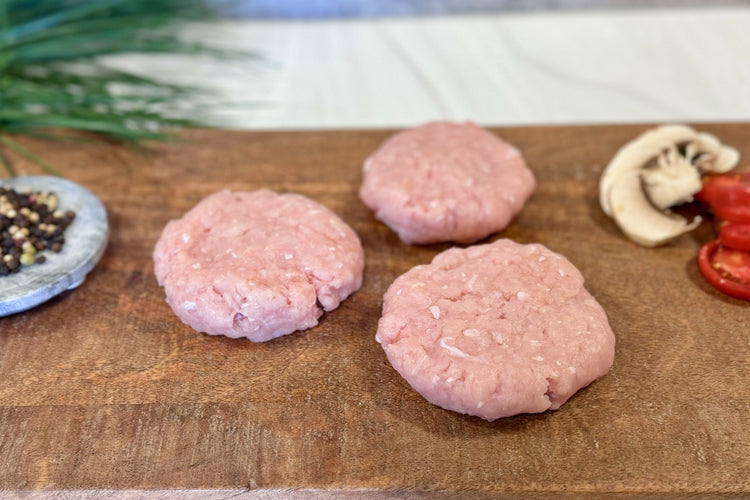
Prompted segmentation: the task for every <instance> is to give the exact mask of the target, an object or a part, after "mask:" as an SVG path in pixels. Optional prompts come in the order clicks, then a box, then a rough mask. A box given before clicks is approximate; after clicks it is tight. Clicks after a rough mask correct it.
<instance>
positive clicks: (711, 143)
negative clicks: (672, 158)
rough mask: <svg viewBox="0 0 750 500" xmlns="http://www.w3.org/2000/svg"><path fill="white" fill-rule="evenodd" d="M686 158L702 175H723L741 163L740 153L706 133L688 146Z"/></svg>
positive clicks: (701, 134) (699, 135)
mask: <svg viewBox="0 0 750 500" xmlns="http://www.w3.org/2000/svg"><path fill="white" fill-rule="evenodd" d="M685 156H686V157H687V158H688V159H689V160H690V162H691V163H692V164H693V165H695V166H696V167H698V168H699V169H700V170H701V172H702V173H706V172H712V173H715V174H723V173H724V172H729V171H730V170H732V169H733V168H734V167H736V166H737V163H739V161H740V152H739V151H737V150H736V149H734V148H733V147H731V146H726V145H723V144H722V143H721V141H719V139H718V138H717V137H716V136H714V135H712V134H708V133H706V132H701V133H699V134H698V137H697V138H696V139H695V140H694V141H693V142H691V143H690V144H688V145H687V147H686V153H685Z"/></svg>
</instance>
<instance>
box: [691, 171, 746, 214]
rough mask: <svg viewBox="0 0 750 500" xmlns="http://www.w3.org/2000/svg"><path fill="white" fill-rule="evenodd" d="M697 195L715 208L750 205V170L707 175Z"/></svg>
mask: <svg viewBox="0 0 750 500" xmlns="http://www.w3.org/2000/svg"><path fill="white" fill-rule="evenodd" d="M695 197H696V198H697V199H698V200H700V201H702V202H703V203H706V204H708V205H710V206H711V207H713V208H714V209H716V207H718V206H736V205H750V171H748V172H727V173H725V174H719V175H707V176H705V177H704V178H703V186H702V187H701V190H700V191H699V192H698V193H696V195H695Z"/></svg>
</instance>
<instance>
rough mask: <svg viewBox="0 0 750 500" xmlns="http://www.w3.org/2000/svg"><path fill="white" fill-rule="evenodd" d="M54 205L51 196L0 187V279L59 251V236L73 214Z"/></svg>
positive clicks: (61, 241) (55, 196)
mask: <svg viewBox="0 0 750 500" xmlns="http://www.w3.org/2000/svg"><path fill="white" fill-rule="evenodd" d="M58 204H59V202H58V198H57V195H56V194H55V193H43V192H31V191H30V190H21V191H16V190H14V189H12V188H8V187H4V186H0V276H7V275H8V274H11V273H15V272H18V271H19V270H20V269H21V268H22V266H29V265H32V264H35V263H36V264H42V263H44V262H45V261H46V260H47V258H46V257H45V256H44V255H41V254H40V252H42V251H44V250H51V251H52V252H56V253H57V252H60V251H62V248H63V245H64V244H65V238H64V236H63V233H64V232H65V229H66V228H67V227H68V226H69V225H70V223H71V222H72V221H73V219H74V218H75V212H73V211H72V210H68V211H62V210H60V209H59V208H58Z"/></svg>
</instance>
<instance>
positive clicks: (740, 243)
mask: <svg viewBox="0 0 750 500" xmlns="http://www.w3.org/2000/svg"><path fill="white" fill-rule="evenodd" d="M719 241H720V242H721V244H722V245H724V246H725V247H729V248H734V249H735V250H744V251H746V252H750V224H740V223H737V222H724V223H722V224H721V226H720V227H719Z"/></svg>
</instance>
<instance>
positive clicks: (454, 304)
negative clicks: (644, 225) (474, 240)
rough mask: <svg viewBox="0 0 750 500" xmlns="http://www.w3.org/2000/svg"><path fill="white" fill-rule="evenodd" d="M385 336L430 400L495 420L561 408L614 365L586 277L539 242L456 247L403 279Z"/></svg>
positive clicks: (387, 299)
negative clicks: (586, 287) (587, 289)
mask: <svg viewBox="0 0 750 500" xmlns="http://www.w3.org/2000/svg"><path fill="white" fill-rule="evenodd" d="M376 339H377V341H378V342H380V343H381V344H382V346H383V349H384V350H385V353H386V355H387V356H388V360H389V361H390V362H391V364H392V365H393V367H394V368H395V369H396V370H397V371H398V372H399V373H400V374H401V376H403V377H404V379H406V381H407V382H408V383H409V384H410V385H411V386H412V387H413V388H414V389H415V390H416V391H417V392H418V393H420V394H421V395H422V396H424V397H425V398H426V399H427V400H428V401H430V402H431V403H433V404H436V405H438V406H441V407H443V408H446V409H449V410H453V411H456V412H460V413H467V414H469V415H476V416H478V417H481V418H484V419H486V420H494V419H497V418H500V417H507V416H511V415H516V414H519V413H538V412H543V411H545V410H554V409H557V408H559V407H560V405H562V404H563V403H564V402H565V401H567V400H568V398H570V397H571V396H572V395H573V394H574V393H575V392H576V391H578V390H579V389H580V388H582V387H584V386H586V385H588V384H589V383H591V382H592V381H593V380H595V379H596V378H598V377H601V376H602V375H604V374H605V373H607V371H608V370H609V368H610V367H611V365H612V362H613V359H614V347H615V337H614V334H613V333H612V329H611V328H610V326H609V323H608V321H607V316H606V314H605V312H604V310H603V309H602V307H601V306H600V305H599V304H598V303H597V301H596V300H595V299H594V298H593V297H592V296H591V295H590V294H589V293H588V292H587V291H586V289H585V288H584V287H583V277H582V276H581V273H580V272H579V271H578V270H577V269H576V268H575V267H574V266H573V265H572V264H571V263H570V262H569V261H568V260H567V259H565V257H563V256H562V255H559V254H557V253H554V252H552V251H551V250H549V249H547V248H546V247H544V246H542V245H539V244H529V245H521V244H517V243H514V242H513V241H510V240H507V239H501V240H498V241H496V242H494V243H490V244H485V245H477V246H474V247H469V248H466V249H458V248H453V249H450V250H446V251H444V252H443V253H441V254H439V255H437V256H436V257H435V258H434V259H433V261H432V263H431V264H429V265H421V266H416V267H414V268H412V269H411V270H409V271H408V272H406V273H405V274H403V275H402V276H400V277H399V278H397V279H396V280H395V281H394V282H393V284H392V285H391V286H390V287H389V288H388V291H387V292H386V294H385V296H384V301H383V315H382V317H381V319H380V323H379V326H378V332H377V335H376Z"/></svg>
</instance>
